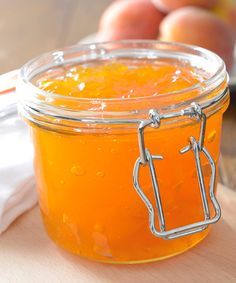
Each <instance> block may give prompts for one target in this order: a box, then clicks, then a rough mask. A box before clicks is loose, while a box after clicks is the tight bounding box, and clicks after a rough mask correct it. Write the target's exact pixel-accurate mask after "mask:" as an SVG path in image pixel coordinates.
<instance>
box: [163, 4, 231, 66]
mask: <svg viewBox="0 0 236 283" xmlns="http://www.w3.org/2000/svg"><path fill="white" fill-rule="evenodd" d="M160 39H161V40H165V41H177V42H183V43H187V44H193V45H198V46H201V47H204V48H206V49H209V50H211V51H213V52H215V53H217V54H218V55H219V56H221V57H222V59H223V60H224V61H225V63H226V66H227V69H228V70H230V68H231V66H232V63H233V50H234V38H233V34H232V32H231V30H230V28H229V26H228V25H227V24H225V23H224V22H223V21H222V20H220V19H219V18H218V17H217V16H215V15H214V14H213V13H211V12H208V11H206V10H204V9H201V8H195V7H184V8H180V9H178V10H176V11H173V12H171V13H170V14H168V15H167V16H166V17H165V19H164V20H163V21H162V23H161V25H160Z"/></svg>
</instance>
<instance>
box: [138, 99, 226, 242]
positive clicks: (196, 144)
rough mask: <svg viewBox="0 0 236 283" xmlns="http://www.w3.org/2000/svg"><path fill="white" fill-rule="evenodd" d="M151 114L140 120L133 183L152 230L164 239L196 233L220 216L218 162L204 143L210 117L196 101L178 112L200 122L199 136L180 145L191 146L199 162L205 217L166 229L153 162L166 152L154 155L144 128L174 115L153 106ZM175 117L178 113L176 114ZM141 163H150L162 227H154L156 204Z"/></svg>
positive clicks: (182, 150) (185, 149)
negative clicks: (206, 173) (205, 166)
mask: <svg viewBox="0 0 236 283" xmlns="http://www.w3.org/2000/svg"><path fill="white" fill-rule="evenodd" d="M149 116H150V119H149V120H144V121H141V122H140V124H139V127H138V142H139V150H140V157H139V158H138V159H137V160H136V163H135V165H134V171H133V183H134V187H135V189H136V191H137V193H138V194H139V196H140V197H141V199H142V200H143V202H144V203H145V205H146V206H147V209H148V212H149V227H150V230H151V232H152V233H153V234H154V235H155V236H157V237H160V238H163V239H174V238H179V237H182V236H186V235H190V234H194V233H197V232H201V231H203V230H204V229H206V228H207V227H208V225H209V224H213V223H215V222H217V221H218V220H219V219H220V216H221V210H220V206H219V204H218V202H217V200H216V198H215V195H214V187H215V180H216V166H215V163H214V160H213V158H212V157H211V155H210V153H209V152H208V151H207V149H206V148H205V147H204V138H205V130H206V120H207V118H206V115H205V114H204V113H203V111H202V109H201V107H200V105H199V104H197V103H193V104H192V105H191V107H190V108H187V109H184V110H182V111H181V112H180V114H179V116H187V117H189V118H191V119H197V120H198V121H199V122H200V135H199V139H198V140H196V138H195V137H193V136H191V137H190V138H189V144H188V145H187V146H186V147H184V148H183V149H181V150H180V153H181V154H184V153H186V152H188V151H190V150H192V151H193V154H194V160H195V164H196V171H197V176H198V183H199V188H200V194H201V199H202V205H203V212H204V220H202V221H199V222H195V223H191V224H188V225H185V226H181V227H177V228H174V229H171V230H166V224H165V217H164V213H163V206H162V200H161V195H160V190H159V185H158V181H157V176H156V170H155V167H154V164H153V161H154V160H161V159H163V156H160V155H151V154H150V152H149V150H148V149H147V148H146V147H145V141H144V129H145V128H146V127H147V126H153V127H156V128H158V127H160V123H161V119H165V118H168V119H169V118H171V115H168V116H166V117H165V116H164V115H162V116H161V115H160V114H159V113H158V112H157V111H156V110H153V109H152V110H150V111H149ZM174 117H176V115H175V116H174ZM200 153H202V154H204V155H205V157H206V159H207V161H208V163H209V164H210V167H211V177H210V183H209V196H210V200H211V202H212V205H213V208H214V216H213V217H212V218H211V215H210V209H209V203H208V199H207V194H206V191H207V189H206V186H205V182H204V177H203V172H202V165H201V160H200ZM141 165H143V166H145V165H148V166H149V171H150V176H151V181H152V186H153V190H154V197H155V205H156V208H157V212H158V222H159V229H157V228H156V227H155V213H154V207H153V205H152V203H151V201H150V200H149V199H148V197H147V196H146V194H145V193H144V191H143V190H142V188H141V186H140V184H139V171H140V167H141Z"/></svg>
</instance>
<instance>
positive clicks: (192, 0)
mask: <svg viewBox="0 0 236 283" xmlns="http://www.w3.org/2000/svg"><path fill="white" fill-rule="evenodd" d="M217 1H218V0H152V2H153V3H154V5H156V7H157V8H158V9H160V10H161V11H163V12H170V11H173V10H175V9H178V8H181V7H185V6H196V7H202V8H206V9H210V8H213V7H214V6H215V5H216V4H217Z"/></svg>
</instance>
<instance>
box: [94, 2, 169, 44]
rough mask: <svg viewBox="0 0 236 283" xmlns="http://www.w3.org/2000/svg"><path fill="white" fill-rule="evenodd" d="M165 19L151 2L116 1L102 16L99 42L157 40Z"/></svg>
mask: <svg viewBox="0 0 236 283" xmlns="http://www.w3.org/2000/svg"><path fill="white" fill-rule="evenodd" d="M163 17H164V15H163V14H162V13H161V12H160V11H159V10H157V9H156V8H155V6H154V5H153V4H152V3H151V1H148V0H119V1H115V2H113V3H112V4H111V5H110V6H108V8H107V9H106V11H105V12H104V14H103V15H102V18H101V21H100V26H99V40H119V39H138V38H142V39H155V38H156V37H157V35H158V31H159V24H160V22H161V20H162V19H163Z"/></svg>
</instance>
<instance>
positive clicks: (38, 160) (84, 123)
mask: <svg viewBox="0 0 236 283" xmlns="http://www.w3.org/2000/svg"><path fill="white" fill-rule="evenodd" d="M114 58H115V60H117V61H118V60H120V59H121V61H122V62H124V60H126V62H131V61H134V62H135V63H138V62H140V63H143V62H148V63H150V64H152V63H154V64H156V63H157V62H158V63H160V64H166V63H168V64H173V65H175V66H176V65H177V66H178V65H179V66H182V67H185V66H187V68H188V67H191V66H193V67H194V70H202V71H204V72H206V73H207V74H208V73H209V74H210V77H209V78H208V79H206V80H205V81H204V82H203V83H202V84H200V85H194V86H193V87H190V88H186V89H184V90H182V89H181V90H180V91H177V92H176V91H172V92H170V93H168V92H167V93H164V94H162V95H160V96H156V97H154V96H147V97H145V96H144V97H137V98H134V99H126V100H123V99H109V98H108V99H86V98H81V99H77V98H74V97H69V96H66V95H60V94H55V93H53V94H52V93H49V92H44V91H42V90H41V89H39V88H38V87H37V84H35V82H36V81H37V78H39V77H40V78H43V77H52V76H54V75H55V76H58V75H61V74H63V72H65V70H67V68H68V66H69V67H71V66H76V64H81V65H83V64H84V65H87V64H90V65H92V64H95V63H96V62H97V63H101V62H104V61H108V62H109V60H114ZM191 68H192V67H191ZM191 70H192V69H191ZM215 70H217V71H216V72H215ZM21 76H22V78H21V82H20V83H19V86H18V93H19V96H20V102H21V103H20V112H21V114H22V116H23V117H24V118H25V120H26V121H27V123H28V124H29V127H30V130H31V135H32V139H33V143H34V149H35V175H36V180H37V187H38V195H39V205H40V209H41V212H42V216H43V220H44V224H45V227H46V230H47V232H48V234H49V236H50V237H51V238H52V239H53V240H54V241H55V242H56V243H57V244H58V245H59V246H61V247H63V248H64V249H66V250H68V251H70V252H72V253H75V254H78V255H81V256H84V257H87V258H90V259H93V260H98V261H103V262H110V263H137V262H147V261H154V260H159V259H163V258H167V257H170V256H173V255H176V254H179V253H182V252H183V251H185V250H187V249H189V248H191V247H192V246H194V245H196V244H197V243H198V242H200V241H201V240H202V239H203V238H204V237H205V236H206V235H207V233H208V231H209V228H207V227H206V229H205V230H203V231H202V232H198V233H195V234H191V235H188V236H184V237H180V238H177V239H172V240H166V239H163V238H160V237H157V235H154V234H153V231H151V230H150V219H149V214H148V210H147V207H146V206H145V204H144V202H143V201H142V199H141V198H140V196H139V195H138V193H137V191H136V190H135V185H134V183H135V181H134V175H135V174H134V168H135V167H134V166H135V164H136V161H137V159H138V158H139V157H140V153H141V152H140V147H139V143H138V128H139V126H140V125H141V124H142V122H143V121H146V119H150V117H149V116H148V113H149V110H150V109H155V110H158V111H159V113H160V116H162V117H164V116H165V117H167V116H168V117H169V118H170V116H171V119H169V118H167V119H166V120H165V119H163V121H162V120H161V124H160V126H159V127H157V128H155V127H152V125H150V126H149V127H147V128H145V137H144V138H145V148H147V149H148V150H149V152H150V153H151V155H153V156H155V155H161V156H162V157H163V160H157V159H155V160H154V162H153V163H154V167H155V171H156V179H157V182H158V184H159V190H160V196H161V200H162V207H163V213H164V216H165V222H166V223H165V224H166V229H167V230H171V229H175V228H177V227H181V226H184V225H188V224H192V223H196V222H199V221H202V220H204V209H203V204H202V197H201V194H200V186H199V178H198V177H199V176H198V173H197V170H196V160H195V157H194V154H193V150H189V151H187V152H185V153H184V154H181V153H180V151H181V149H183V148H184V147H186V146H188V145H189V142H190V138H191V137H193V138H195V140H196V141H199V137H200V128H201V121H199V119H196V118H197V117H196V116H195V117H193V116H194V115H193V116H191V115H190V116H184V114H183V113H185V112H182V110H186V109H189V108H191V107H192V103H193V102H196V103H198V104H199V105H201V107H202V106H204V105H205V107H203V113H204V114H205V115H206V117H207V119H206V129H205V133H204V144H203V145H204V148H206V150H207V151H208V152H209V154H210V155H211V157H212V159H213V161H214V163H215V165H216V168H217V165H218V160H219V154H220V136H221V126H222V116H223V113H224V111H225V109H226V108H227V105H228V101H229V95H228V93H227V74H226V71H225V67H224V64H223V62H222V60H221V59H220V58H219V57H217V56H216V55H215V54H213V53H211V52H209V51H207V50H203V49H201V48H196V47H191V46H187V45H179V44H172V43H162V42H157V41H153V42H143V41H141V42H137V41H131V42H129V41H128V42H113V43H105V44H98V45H91V46H89V47H88V46H83V47H72V48H68V49H65V50H59V51H56V52H53V53H49V54H46V55H44V56H41V57H39V58H36V59H34V60H33V61H31V62H29V63H28V64H27V65H26V66H25V67H23V69H22V72H21ZM163 78H164V77H163ZM221 94H222V97H221ZM219 97H221V98H222V99H221V98H220V99H219ZM209 102H210V103H209ZM206 103H207V105H208V106H209V107H208V106H206ZM173 113H180V114H178V115H177V116H175V115H174V116H173ZM198 147H199V148H201V145H200V143H199V144H198ZM200 163H201V167H202V173H203V178H204V183H205V187H206V195H207V199H208V203H209V209H210V212H211V215H210V216H211V217H213V216H214V213H215V212H214V207H213V205H212V201H211V197H210V189H209V182H210V178H211V174H212V168H211V166H210V164H209V160H207V159H206V158H205V157H204V154H203V153H202V152H201V150H200ZM149 169H150V168H149V166H147V165H146V166H145V165H141V166H140V170H139V181H140V185H141V187H142V189H143V192H144V193H145V195H146V196H147V197H148V199H149V200H150V202H151V204H152V205H153V207H156V198H155V197H156V196H155V192H154V189H153V184H152V182H151V177H150V172H149ZM216 175H217V170H216ZM214 189H216V188H214ZM154 213H155V216H156V217H155V224H156V227H160V226H159V222H158V216H160V215H158V211H157V209H155V211H154Z"/></svg>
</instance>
